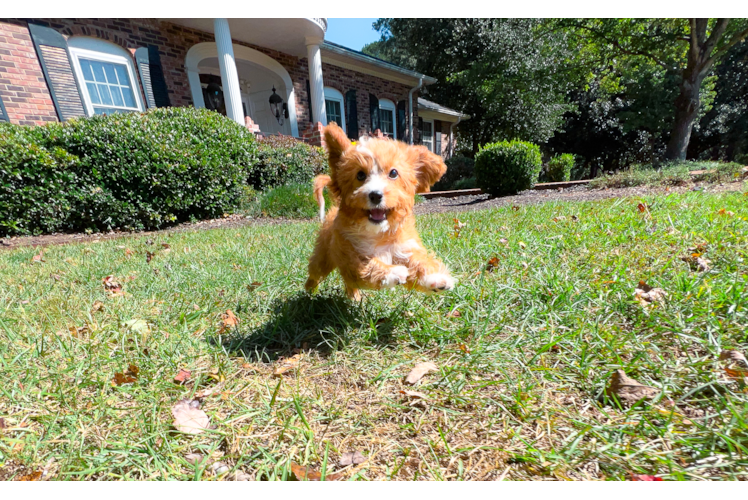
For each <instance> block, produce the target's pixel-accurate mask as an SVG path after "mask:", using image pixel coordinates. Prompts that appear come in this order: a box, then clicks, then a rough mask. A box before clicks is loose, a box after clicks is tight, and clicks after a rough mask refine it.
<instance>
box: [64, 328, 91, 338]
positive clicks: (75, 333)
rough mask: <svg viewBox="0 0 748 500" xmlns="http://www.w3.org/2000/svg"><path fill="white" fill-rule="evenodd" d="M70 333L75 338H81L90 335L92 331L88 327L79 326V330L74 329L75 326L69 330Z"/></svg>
mask: <svg viewBox="0 0 748 500" xmlns="http://www.w3.org/2000/svg"><path fill="white" fill-rule="evenodd" d="M68 331H69V332H70V335H72V336H73V337H75V338H81V337H83V336H84V335H85V334H87V333H89V332H90V329H89V328H88V325H86V326H79V327H77V328H76V327H74V326H71V327H70V328H68Z"/></svg>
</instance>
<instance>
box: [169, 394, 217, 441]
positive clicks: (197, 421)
mask: <svg viewBox="0 0 748 500" xmlns="http://www.w3.org/2000/svg"><path fill="white" fill-rule="evenodd" d="M171 414H172V415H173V416H174V427H175V428H176V429H177V430H178V431H181V432H184V433H185V434H201V433H203V432H205V429H207V428H208V427H209V426H210V419H209V418H208V415H206V414H205V412H204V411H203V410H201V409H200V402H199V401H197V400H190V399H182V400H180V401H177V403H176V404H175V405H174V406H173V407H172V408H171Z"/></svg>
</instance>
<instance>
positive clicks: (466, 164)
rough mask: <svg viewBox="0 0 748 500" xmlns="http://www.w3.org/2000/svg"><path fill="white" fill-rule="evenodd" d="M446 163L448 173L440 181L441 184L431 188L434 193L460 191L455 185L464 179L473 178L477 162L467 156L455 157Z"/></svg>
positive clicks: (438, 183)
mask: <svg viewBox="0 0 748 500" xmlns="http://www.w3.org/2000/svg"><path fill="white" fill-rule="evenodd" d="M444 163H446V164H447V172H446V173H445V174H444V175H443V176H442V178H441V179H439V182H437V183H436V184H434V185H433V186H432V187H431V190H432V191H449V190H450V189H458V188H456V187H455V185H456V184H457V183H458V182H459V181H462V180H464V179H469V178H471V177H473V175H474V174H473V170H474V169H475V160H474V159H472V158H468V157H467V156H453V157H452V158H450V159H448V160H447V161H445V162H444Z"/></svg>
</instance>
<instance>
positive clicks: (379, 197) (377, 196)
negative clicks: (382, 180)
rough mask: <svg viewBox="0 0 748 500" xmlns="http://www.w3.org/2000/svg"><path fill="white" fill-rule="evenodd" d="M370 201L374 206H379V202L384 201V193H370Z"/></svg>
mask: <svg viewBox="0 0 748 500" xmlns="http://www.w3.org/2000/svg"><path fill="white" fill-rule="evenodd" d="M369 199H370V200H371V202H372V203H373V204H375V205H379V202H380V201H382V193H380V192H379V191H372V192H371V193H369Z"/></svg>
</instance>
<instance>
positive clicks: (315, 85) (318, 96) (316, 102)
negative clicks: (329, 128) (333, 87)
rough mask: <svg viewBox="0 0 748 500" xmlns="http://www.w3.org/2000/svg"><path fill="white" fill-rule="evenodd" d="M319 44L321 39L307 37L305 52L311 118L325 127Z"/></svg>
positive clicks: (323, 88) (323, 86) (323, 87)
mask: <svg viewBox="0 0 748 500" xmlns="http://www.w3.org/2000/svg"><path fill="white" fill-rule="evenodd" d="M321 43H322V39H321V38H314V37H307V39H306V52H307V57H308V59H309V89H310V90H311V92H312V96H311V97H312V117H313V118H314V121H315V122H321V123H322V125H327V110H326V109H325V84H324V82H323V81H322V54H321V53H320V50H319V46H320V44H321Z"/></svg>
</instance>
